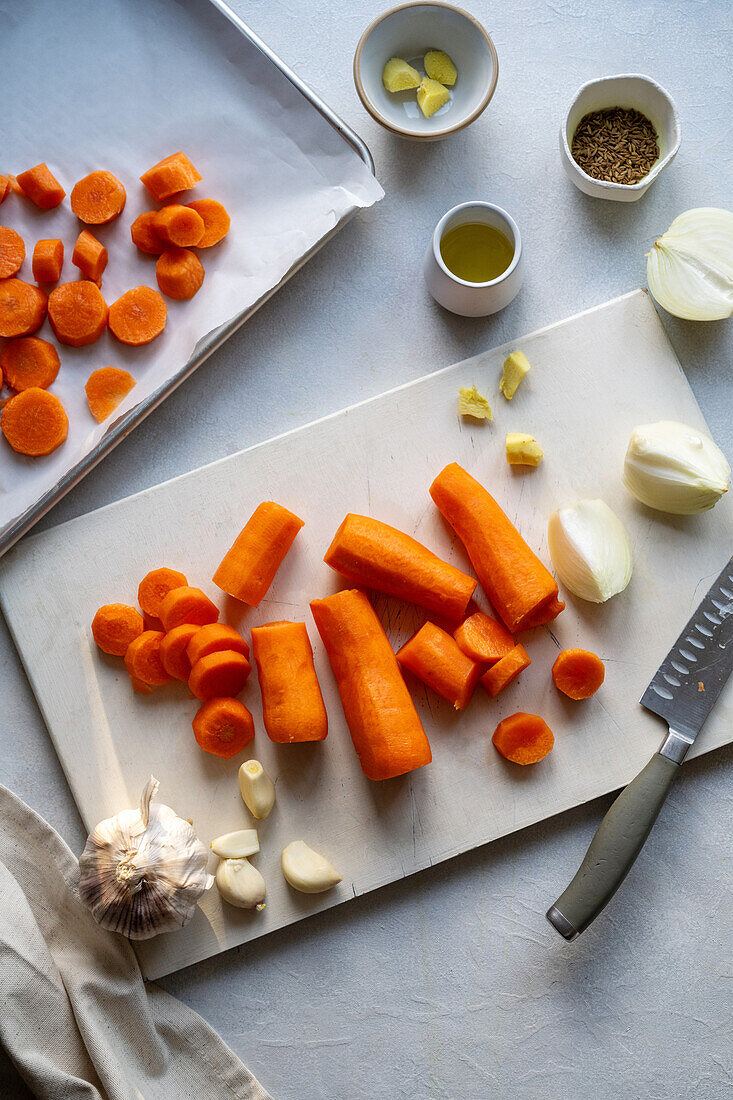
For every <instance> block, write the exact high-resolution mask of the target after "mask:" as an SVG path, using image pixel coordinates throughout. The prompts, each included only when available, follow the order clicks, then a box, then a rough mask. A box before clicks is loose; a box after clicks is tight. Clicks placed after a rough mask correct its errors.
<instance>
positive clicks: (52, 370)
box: [0, 336, 61, 392]
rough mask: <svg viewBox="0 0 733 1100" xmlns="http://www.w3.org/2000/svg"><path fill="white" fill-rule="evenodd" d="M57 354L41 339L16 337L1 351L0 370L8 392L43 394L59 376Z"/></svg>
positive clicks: (36, 337)
mask: <svg viewBox="0 0 733 1100" xmlns="http://www.w3.org/2000/svg"><path fill="white" fill-rule="evenodd" d="M60 366H61V362H60V360H59V353H58V352H57V351H56V348H55V347H54V346H53V344H49V342H48V340H42V339H41V337H40V336H18V337H16V339H15V340H9V341H8V342H7V344H6V345H5V347H4V348H3V349H2V351H0V370H2V373H3V376H4V378H5V381H6V383H7V384H8V386H10V388H11V390H17V391H18V392H20V391H21V390H28V389H31V388H32V387H37V388H38V389H41V390H46V389H48V387H49V386H50V385H51V383H52V382H53V381H54V379H55V378H56V375H57V374H58V373H59V367H60Z"/></svg>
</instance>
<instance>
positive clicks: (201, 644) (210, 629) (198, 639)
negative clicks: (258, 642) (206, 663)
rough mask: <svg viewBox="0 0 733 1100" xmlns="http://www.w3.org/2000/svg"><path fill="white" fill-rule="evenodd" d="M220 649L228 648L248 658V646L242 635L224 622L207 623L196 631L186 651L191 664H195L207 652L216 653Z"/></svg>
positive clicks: (206, 654) (207, 653)
mask: <svg viewBox="0 0 733 1100" xmlns="http://www.w3.org/2000/svg"><path fill="white" fill-rule="evenodd" d="M222 649H230V650H232V651H233V652H234V653H241V654H243V656H245V657H246V658H247V659H249V646H248V645H247V643H246V642H245V640H244V638H243V637H242V635H241V634H240V633H239V632H238V631H237V630H235V629H234V627H233V626H227V625H226V624H225V623H207V625H206V626H201V627H199V629H198V630H197V631H196V634H195V635H194V636H193V638H191V641H190V643H189V646H188V649H187V653H188V659H189V661H190V662H191V664H192V665H195V664H196V662H197V661H198V660H200V658H201V657H208V655H209V653H218V652H219V651H220V650H222Z"/></svg>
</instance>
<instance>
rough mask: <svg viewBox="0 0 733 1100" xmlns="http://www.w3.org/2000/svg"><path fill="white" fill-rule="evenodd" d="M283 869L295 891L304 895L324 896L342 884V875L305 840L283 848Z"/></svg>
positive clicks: (296, 841) (295, 841)
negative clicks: (327, 891)
mask: <svg viewBox="0 0 733 1100" xmlns="http://www.w3.org/2000/svg"><path fill="white" fill-rule="evenodd" d="M282 869H283V874H284V875H285V878H286V880H287V881H288V882H289V883H290V885H291V886H292V887H293V889H294V890H300V892H301V893H302V894H322V893H323V892H324V891H325V890H330V889H331V887H332V886H336V885H337V883H339V882H341V877H342V876H341V875H340V874H339V873H338V871H337V870H336V868H335V867H334V866H333V865H332V864H330V863H329V862H328V860H327V859H326V858H325V857H324V856H322V855H319V853H318V852H314V851H313V849H312V848H311V847H309V846H308V845H307V844H306V843H305V841H304V840H294V841H293V842H292V843H291V844H288V846H287V847H286V848H283V854H282Z"/></svg>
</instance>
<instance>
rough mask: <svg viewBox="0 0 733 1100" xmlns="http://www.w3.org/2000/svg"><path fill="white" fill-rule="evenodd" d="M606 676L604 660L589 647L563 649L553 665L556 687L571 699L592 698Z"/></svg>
mask: <svg viewBox="0 0 733 1100" xmlns="http://www.w3.org/2000/svg"><path fill="white" fill-rule="evenodd" d="M605 678H606V667H605V665H604V664H603V661H602V660H601V658H600V657H598V656H596V654H595V653H591V652H590V650H588V649H563V651H562V652H561V653H559V654H558V656H557V659H556V661H555V663H554V665H553V666H552V679H553V681H554V683H555V687H556V688H557V689H558V691H561V692H562V693H563V695H567V696H568V698H569V699H590V697H591V695H595V693H596V692H597V691H598V689H599V687H600V686H601V684H602V683H603V681H604V680H605Z"/></svg>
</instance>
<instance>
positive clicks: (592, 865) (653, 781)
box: [547, 753, 680, 940]
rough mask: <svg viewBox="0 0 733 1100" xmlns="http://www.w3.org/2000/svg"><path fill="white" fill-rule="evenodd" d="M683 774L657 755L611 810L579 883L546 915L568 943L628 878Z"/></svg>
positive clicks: (602, 824)
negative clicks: (669, 793)
mask: <svg viewBox="0 0 733 1100" xmlns="http://www.w3.org/2000/svg"><path fill="white" fill-rule="evenodd" d="M679 770H680V766H679V764H677V763H675V761H674V760H670V759H668V757H666V756H662V755H660V753H655V754H654V756H653V757H652V758H651V760H650V761H649V763H648V764H647V765H646V767H645V768H643V769H642V771H640V772H639V774H638V775H637V777H636V779H632V781H631V782H630V783H629V785H628V787H626V788H625V789H624V790H623V791H622V792H621V794H620V795H619V796H618V798H617V799H616V801H615V802H614V803H613V805H612V806H611V808H610V809H609V811H608V813H607V814H606V816H605V817H604V819H603V821H602V822H601V824H600V825H599V826H598V831H597V832H596V835H595V836H594V837H593V840H592V841H591V843H590V847H589V849H588V851H587V852H586V854H585V859H584V860H583V862H582V863H581V865H580V868H579V870H578V873H577V874H576V876H575V878H574V879H573V881H572V882H571V883H570V885H569V886H568V888H567V890H566V891H565V893H564V894H561V895H560V897H559V898H558V899H557V901H556V902H555V904H554V905H552V906H551V907H550V908H549V909H548V910H547V919H548V920H549V922H550V924H552V925H553V927H554V928H556V929H557V931H558V932H559V933H560V935H561V936H564V937H565V939H566V940H574V939H575V937H576V936H579V935H580V933H581V932H582V931H583V930H584V929H585V928H587V927H588V925H589V924H590V923H591V921H592V920H594V919H595V918H596V917H597V916H598V914H599V913H600V912H601V910H602V909H603V908H604V907H605V905H606V904H607V903H608V902H609V901H610V900H611V898H612V897H613V895H614V894H615V893H616V891H617V890H618V888H619V886H620V885H621V883H622V882H623V881H624V879H625V878H626V875H627V874H628V872H629V871H630V870H631V867H632V866H633V863H634V860H635V859H636V857H637V856H638V854H639V852H640V851H641V849H642V847H643V846H644V841H645V840H646V838H647V837H648V836H649V833H650V832H651V829H652V825H653V824H654V822H655V821H656V820H657V816H658V814H659V811H660V810H661V808H662V805H663V803H664V800H665V798H666V797H667V792H668V791H669V788H670V787H671V786H672V780H673V779H674V777H675V776H676V775H677V773H678V771H679Z"/></svg>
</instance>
